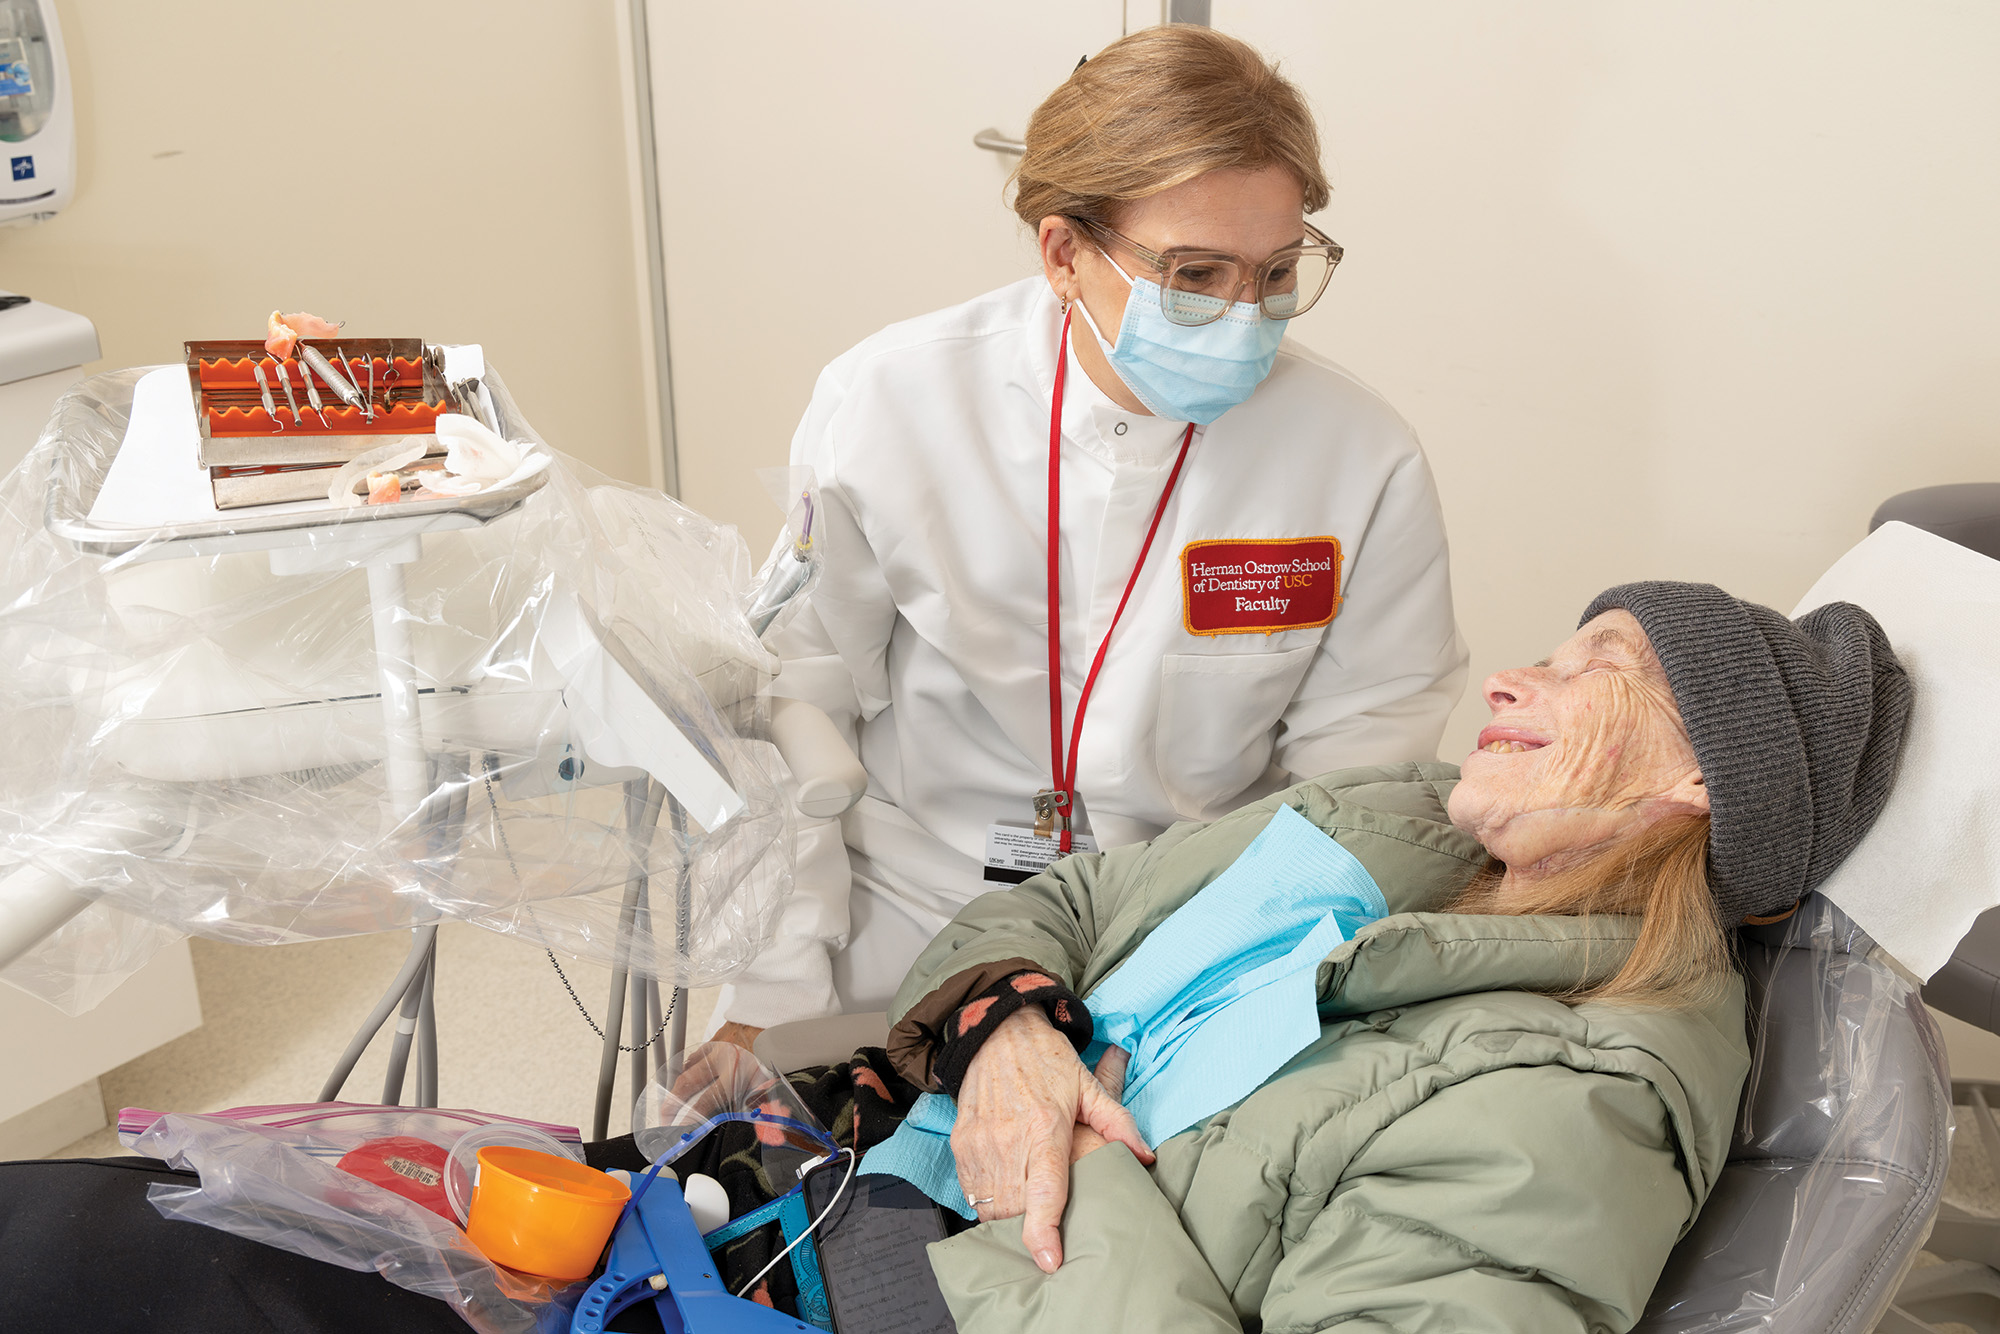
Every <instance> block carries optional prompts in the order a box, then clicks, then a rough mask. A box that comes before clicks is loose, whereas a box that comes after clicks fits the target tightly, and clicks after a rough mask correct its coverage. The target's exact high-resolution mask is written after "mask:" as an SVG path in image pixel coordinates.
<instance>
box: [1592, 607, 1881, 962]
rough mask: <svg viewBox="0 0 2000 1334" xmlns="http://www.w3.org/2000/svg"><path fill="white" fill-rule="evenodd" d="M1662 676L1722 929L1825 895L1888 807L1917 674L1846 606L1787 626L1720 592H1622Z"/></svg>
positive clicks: (1860, 613) (1872, 625)
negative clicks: (1689, 753) (1703, 794)
mask: <svg viewBox="0 0 2000 1334" xmlns="http://www.w3.org/2000/svg"><path fill="white" fill-rule="evenodd" d="M1618 607H1622V608H1624V609H1625V610H1626V611H1629V612H1631V613H1632V615H1633V616H1634V617H1636V618H1637V619H1638V622H1639V624H1640V626H1641V627H1642V628H1644V630H1645V631H1646V638H1648V639H1649V640H1651V641H1652V644H1653V651H1654V652H1655V653H1657V654H1658V655H1659V657H1660V664H1661V665H1662V666H1663V667H1665V668H1666V670H1667V685H1668V686H1669V687H1670V688H1671V689H1672V690H1673V692H1674V702H1675V703H1676V704H1678V705H1679V706H1680V711H1681V721H1682V722H1684V723H1685V724H1686V725H1687V733H1688V740H1690V741H1691V742H1693V743H1694V757H1695V762H1696V763H1697V764H1699V765H1700V766H1701V773H1702V778H1703V780H1704V782H1706V784H1707V786H1708V800H1709V839H1708V880H1709V886H1710V888H1711V889H1712V890H1713V891H1714V894H1715V902H1716V908H1717V910H1718V911H1719V912H1720V914H1721V916H1722V920H1723V922H1724V924H1726V925H1729V926H1734V925H1735V924H1736V923H1738V922H1740V921H1742V920H1743V919H1744V918H1745V917H1752V916H1766V915H1769V914H1772V913H1780V912H1783V911H1785V910H1786V909H1787V908H1789V907H1791V906H1792V904H1794V903H1796V902H1797V901H1798V900H1799V899H1801V898H1803V897H1804V896H1805V894H1806V892H1807V891H1809V890H1811V889H1813V888H1815V887H1817V886H1818V885H1819V884H1820V883H1821V882H1822V881H1824V880H1825V879H1826V878H1827V877H1828V876H1829V875H1831V874H1833V869H1834V868H1835V867H1836V866H1839V865H1840V863H1841V861H1842V860H1843V859H1844V858H1845V857H1846V856H1847V854H1848V853H1849V852H1851V851H1852V850H1853V849H1854V845H1855V844H1857V843H1859V842H1860V841H1861V836H1862V835H1863V834H1865V833H1867V832H1868V826H1870V825H1871V824H1873V823H1875V817H1876V816H1877V815H1879V814H1881V813H1882V805H1883V803H1884V802H1886V801H1887V800H1888V799H1889V786H1890V783H1891V782H1892V781H1893V780H1894V779H1895V777H1896V758H1897V753H1898V751H1899V749H1900V747H1901V744H1902V740H1903V728H1904V725H1905V724H1906V723H1907V722H1908V721H1909V717H1910V696H1911V690H1910V680H1909V677H1908V676H1906V675H1904V672H1903V666H1902V664H1901V663H1899V662H1897V661H1896V655H1895V652H1894V651H1893V650H1892V649H1890V647H1889V639H1888V636H1886V635H1884V634H1883V633H1882V627H1881V626H1880V625H1878V624H1876V622H1875V618H1874V617H1873V616H1870V615H1869V614H1868V613H1867V612H1866V611H1864V610H1862V609H1861V608H1860V607H1857V606H1855V605H1854V604H1853V603H1851V602H1830V603H1828V604H1827V605H1825V606H1823V607H1818V608H1815V609H1814V610H1812V611H1810V612H1808V613H1806V614H1805V615H1804V616H1801V617H1800V618H1799V619H1798V620H1797V621H1791V620H1787V619H1786V618H1785V617H1784V616H1782V615H1780V614H1779V613H1777V612H1775V611H1772V610H1771V609H1770V608H1769V607H1760V606H1758V605H1757V604H1756V603H1754V602H1744V601H1741V600H1740V599H1737V598H1733V597H1731V596H1729V594H1727V593H1725V592H1723V591H1722V590H1721V589H1719V588H1717V587H1715V586H1714V585H1713V584H1678V583H1643V584H1621V585H1620V586H1619V587H1617V588H1611V589H1606V590H1605V591H1604V592H1602V593H1600V594H1598V595H1597V597H1596V599H1595V600H1594V601H1592V602H1591V604H1590V606H1589V608H1588V609H1587V610H1585V612H1584V613H1583V620H1581V621H1579V622H1577V624H1579V625H1582V624H1583V623H1584V622H1587V621H1589V620H1590V619H1591V618H1592V617H1595V616H1598V615H1600V614H1602V613H1603V612H1606V611H1610V610H1612V609H1613V608H1618Z"/></svg>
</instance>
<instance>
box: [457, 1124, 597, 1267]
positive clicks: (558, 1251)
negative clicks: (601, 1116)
mask: <svg viewBox="0 0 2000 1334" xmlns="http://www.w3.org/2000/svg"><path fill="white" fill-rule="evenodd" d="M631 1194H632V1192H631V1190H630V1189H629V1188H627V1186H626V1185H625V1183H624V1182H622V1181H620V1180H618V1178H616V1177H613V1176H607V1175H605V1174H604V1173H603V1172H600V1171H598V1170H597V1169H596V1168H594V1167H585V1166H584V1165H583V1164H582V1163H576V1162H571V1161H570V1160H569V1159H567V1158H560V1157H557V1156H556V1155H555V1154H553V1153H540V1152H537V1151H536V1150H534V1149H520V1148H515V1147H513V1146H512V1145H504V1144H503V1145H494V1146H493V1147H491V1148H485V1149H481V1150H480V1151H479V1171H478V1174H477V1176H476V1177H475V1179H474V1181H473V1185H472V1205H471V1207H470V1209H469V1210H468V1211H467V1215H466V1222H465V1235H466V1236H467V1238H469V1239H470V1240H471V1242H472V1244H473V1245H474V1246H477V1247H478V1248H479V1250H480V1253H481V1254H483V1255H484V1256H485V1257H486V1258H487V1259H489V1260H491V1261H493V1262H494V1263H495V1264H503V1265H506V1266H507V1267H508V1268H509V1269H518V1270H521V1271H522V1272H523V1273H527V1274H539V1275H541V1276H542V1277H543V1278H553V1279H558V1280H560V1281H562V1282H565V1283H568V1282H572V1281H574V1280H576V1279H579V1278H587V1277H588V1276H589V1274H590V1271H591V1270H593V1269H595V1268H597V1257H598V1256H600V1255H602V1254H603V1253H604V1244H605V1243H606V1242H607V1241H609V1240H611V1229H612V1228H614V1227H616V1226H617V1225H618V1215H619V1213H620V1212H621V1211H623V1209H624V1208H625V1201H626V1200H627V1199H629V1198H631Z"/></svg>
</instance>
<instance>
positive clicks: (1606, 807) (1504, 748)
mask: <svg viewBox="0 0 2000 1334" xmlns="http://www.w3.org/2000/svg"><path fill="white" fill-rule="evenodd" d="M1485 689H1486V702H1487V705H1488V707H1490V708H1491V709H1492V710H1493V721H1492V723H1491V724H1489V725H1488V726H1487V728H1486V730H1485V731H1483V732H1481V733H1480V734H1479V745H1478V748H1477V749H1476V750H1474V751H1473V752H1472V754H1471V755H1469V756H1467V757H1466V760H1465V763H1464V766H1463V768H1462V771H1461V773H1462V776H1461V779H1460V782H1459V785H1458V787H1457V788H1456V789H1454V790H1453V792H1452V794H1451V819H1452V823H1453V824H1455V825H1457V826H1458V827H1459V828H1460V829H1463V830H1465V831H1466V832H1467V833H1470V834H1472V835H1474V836H1475V837H1477V838H1478V839H1479V841H1480V842H1481V843H1483V844H1485V846H1486V850H1487V851H1488V852H1491V853H1492V854H1493V855H1494V856H1496V857H1498V858H1499V859H1500V860H1501V861H1503V862H1505V863H1507V867H1508V870H1509V872H1510V873H1511V872H1531V871H1534V870H1541V871H1554V870H1559V869H1561V868H1562V867H1563V866H1566V865H1570V864H1573V863H1575V862H1577V861H1580V860H1583V859H1585V858H1587V857H1590V856H1593V855H1595V854H1596V853H1597V852H1599V851H1601V850H1602V849H1603V848H1604V847H1606V846H1608V845H1609V844H1611V843H1613V842H1615V841H1617V840H1618V839H1620V838H1624V837H1628V836H1630V835H1632V834H1636V833H1638V832H1640V831H1641V830H1643V829H1646V828H1648V827H1650V826H1651V825H1653V824H1655V823H1657V822H1658V821H1660V820H1662V819H1665V818H1667V817H1668V816H1673V815H1689V814H1696V813H1699V812H1703V811H1706V810H1707V809H1708V790H1707V788H1706V787H1704V786H1703V784H1702V779H1701V771H1700V769H1699V768H1698V767H1697V766H1696V764H1695V758H1694V748H1693V747H1692V746H1691V745H1689V744H1688V737H1687V729H1685V728H1684V727H1682V726H1681V719H1680V712H1679V710H1677V709H1676V708H1675V706H1674V697H1673V693H1672V692H1671V691H1670V690H1669V689H1668V688H1667V675H1666V672H1665V671H1664V670H1663V669H1662V668H1661V666H1660V660H1659V658H1658V657H1656V656H1655V655H1654V653H1653V649H1652V646H1651V645H1650V644H1648V643H1647V642H1646V635H1645V632H1644V631H1643V630H1641V629H1640V628H1639V622H1638V620H1637V619H1636V618H1634V617H1633V615H1632V614H1631V613H1630V612H1627V611H1607V612H1605V613H1604V614H1603V615H1602V616H1599V617H1597V618H1595V619H1594V620H1592V621H1591V622H1590V623H1589V624H1588V625H1585V626H1584V627H1583V628H1582V629H1580V630H1578V631H1577V632H1576V634H1575V635H1573V636H1571V638H1570V640H1569V642H1567V643H1565V644H1564V645H1563V646H1562V647H1561V648H1559V649H1557V650H1556V651H1555V653H1554V654H1553V655H1552V656H1551V657H1549V658H1548V659H1546V660H1544V661H1542V662H1539V663H1537V664H1536V665H1534V666H1533V667H1521V668H1516V669H1514V670H1512V671H1505V672H1496V673H1494V675H1493V676H1491V677H1489V678H1488V679H1487V681H1486V687H1485Z"/></svg>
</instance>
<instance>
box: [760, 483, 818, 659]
mask: <svg viewBox="0 0 2000 1334" xmlns="http://www.w3.org/2000/svg"><path fill="white" fill-rule="evenodd" d="M799 502H800V506H801V508H802V509H803V510H804V519H803V521H802V522H801V524H800V526H799V534H798V536H797V537H795V538H794V539H792V549H791V553H790V555H791V558H790V559H789V560H780V561H778V562H777V563H776V564H774V565H773V566H772V568H771V573H770V575H769V577H768V578H766V579H765V581H764V586H763V587H762V588H760V589H758V590H757V597H756V599H755V600H754V601H753V602H752V603H751V604H750V609H749V611H748V612H747V613H745V614H746V615H748V616H749V618H750V628H751V629H752V630H755V631H756V632H757V634H758V635H760V636H761V635H762V634H763V633H764V632H765V631H766V630H768V629H770V628H771V623H772V622H773V621H775V620H777V619H778V613H780V612H782V611H783V610H784V609H785V607H786V604H788V603H789V602H791V600H792V599H793V598H794V597H796V596H797V595H798V592H799V590H800V589H802V588H804V587H805V585H806V580H808V579H810V578H811V577H812V572H813V564H814V560H815V553H814V549H813V497H812V493H811V492H807V493H805V494H804V495H802V496H800V497H799Z"/></svg>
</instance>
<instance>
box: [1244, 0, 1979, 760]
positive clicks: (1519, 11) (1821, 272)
mask: <svg viewBox="0 0 2000 1334" xmlns="http://www.w3.org/2000/svg"><path fill="white" fill-rule="evenodd" d="M1214 19H1215V23H1216V25H1217V26H1218V27H1221V28H1224V29H1225V30H1228V31H1232V32H1235V33H1236V34H1238V35H1239V36H1243V37H1245V38H1247V39H1249V40H1251V41H1254V42H1256V43H1257V44H1258V45H1259V46H1261V47H1262V48H1263V49H1265V50H1266V51H1267V52H1269V53H1271V54H1272V55H1275V56H1277V57H1279V58H1280V59H1281V60H1282V61H1283V62H1284V64H1285V67H1286V68H1287V70H1288V71H1289V72H1290V73H1291V74H1292V76H1293V77H1294V78H1296V79H1297V80H1298V81H1299V82H1300V83H1301V85H1302V86H1303V87H1304V88H1305V90H1306V91H1307V93H1308V94H1309V95H1310V96H1311V98H1312V100H1313V102H1314V105H1315V107H1316V109H1317V111H1318V114H1319V117H1320V124H1321V128H1322V131H1323V133H1324V135H1325V138H1326V144H1327V151H1326V156H1327V161H1328V164H1329V166H1330V167H1331V168H1332V171H1333V176H1334V180H1335V185H1336V191H1335V195H1334V200H1333V205H1332V207H1331V208H1329V209H1328V210H1327V212H1326V214H1325V215H1324V219H1325V221H1324V225H1325V226H1326V227H1327V229H1328V230H1329V231H1330V232H1331V233H1332V234H1333V235H1334V236H1335V237H1336V238H1337V239H1338V240H1340V241H1341V242H1343V243H1344V244H1345V245H1346V246H1347V247H1348V259H1347V261H1346V263H1344V264H1343V266H1342V268H1341V270H1340V272H1339V273H1338V274H1337V275H1336V276H1335V279H1334V286H1333V287H1332V288H1331V289H1330V290H1329V292H1328V294H1327V297H1326V300H1325V301H1324V302H1323V303H1322V306H1321V308H1320V309H1319V310H1316V311H1314V312H1313V313H1312V314H1311V315H1310V316H1308V317H1306V322H1305V323H1306V327H1303V328H1302V329H1301V330H1300V333H1301V334H1302V335H1303V336H1304V338H1305V341H1307V342H1309V343H1311V344H1312V345H1313V346H1315V347H1317V348H1319V349H1321V350H1322V351H1324V352H1326V353H1327V354H1328V355H1331V356H1333V357H1334V358H1336V359H1337V360H1339V361H1341V362H1343V363H1345V364H1346V365H1348V366H1349V367H1351V368H1352V369H1353V370H1355V371H1356V372H1358V373H1359V374H1360V375H1361V376H1363V377H1364V378H1365V379H1367V380H1369V381H1370V382H1371V383H1373V384H1374V385H1375V386H1376V387H1377V388H1379V389H1381V390H1382V391H1383V392H1384V393H1385V394H1386V395H1387V396H1388V397H1389V399H1390V401H1391V402H1393V403H1395V404H1396V406H1397V407H1398V408H1400V409H1401V410H1402V412H1403V413H1404V415H1405V416H1407V417H1408V418H1409V419H1410V420H1411V422H1413V423H1414V424H1415V426H1416V428H1417V430H1418V432H1419V433H1420V434H1421V436H1422V437H1423V440H1424V443H1425V447H1426V449H1427V450H1428V451H1429V454H1430V458H1431V464H1432V467H1433V468H1434V470H1435V471H1436V473H1437V477H1438V483H1439V486H1440V488H1441V490H1442V492H1443V497H1444V504H1445V513H1446V519H1447V521H1448V523H1449V528H1450V533H1451V538H1452V550H1453V558H1454V559H1453V572H1454V576H1455V579H1456V588H1457V595H1458V606H1459V620H1460V624H1461V625H1462V626H1463V628H1464V630H1465V633H1466V635H1467V637H1468V638H1469V639H1470V640H1471V643H1472V651H1473V659H1472V661H1473V672H1474V677H1473V681H1474V689H1472V690H1469V691H1468V692H1467V696H1466V699H1465V700H1464V701H1463V702H1462V703H1461V705H1460V708H1459V710H1458V713H1457V714H1456V715H1455V716H1454V719H1453V724H1452V726H1451V728H1450V730H1449V731H1448V732H1447V734H1446V737H1445V745H1444V753H1445V754H1446V755H1447V756H1449V757H1453V758H1456V757H1457V756H1459V755H1462V754H1463V753H1464V752H1465V750H1467V749H1469V747H1470V745H1471V743H1472V740H1473V738H1474V736H1475V734H1476V733H1477V730H1478V727H1479V726H1480V724H1481V720H1483V718H1484V717H1485V716H1486V710H1485V708H1484V707H1483V705H1482V704H1481V703H1480V701H1479V698H1478V694H1477V688H1476V687H1477V683H1478V681H1479V680H1480V679H1481V677H1482V676H1483V675H1484V674H1485V673H1487V672H1490V671H1492V670H1493V669H1495V668H1498V667H1502V666H1506V665H1509V664H1514V663H1522V662H1528V661H1532V660H1534V659H1535V658H1537V657H1540V656H1541V655H1542V654H1544V653H1545V652H1547V651H1548V649H1549V648H1551V647H1552V646H1553V645H1554V644H1555V642H1557V641H1558V640H1559V639H1560V638H1561V637H1562V635H1563V634H1564V633H1565V632H1566V631H1567V629H1568V627H1569V626H1570V625H1572V624H1573V623H1574V620H1575V617H1576V614H1577V613H1578V612H1579V611H1581V610H1582V609H1583V607H1584V605H1585V603H1586V602H1587V601H1588V600H1589V598H1590V597H1591V595H1592V594H1594V593H1595V592H1597V591H1598V590H1599V589H1601V588H1604V587H1605V586H1607V585H1609V584H1612V583H1617V582H1621V581H1624V580H1628V579H1651V578H1677V579H1692V580H1708V581H1712V582H1715V583H1719V584H1721V585H1723V586H1724V587H1726V588H1728V589H1729V590H1731V591H1732V592H1735V593H1737V594H1739V595H1740V596H1744V597H1748V598H1753V599H1756V600H1759V601H1763V602H1767V603H1770V604H1772V605H1775V606H1778V607H1780V608H1785V609H1789V608H1790V607H1791V605H1792V604H1793V603H1794V601H1796V599H1797V598H1798V597H1799V596H1800V595H1802V594H1803V593H1804V592H1805V591H1806V589H1807V587H1808V586H1809V585H1810V584H1811V583H1812V581H1813V578H1814V577H1815V576H1816V575H1817V574H1818V573H1819V572H1820V571H1821V570H1823V569H1824V568H1825V567H1826V566H1827V565H1828V564H1830V563H1831V562H1832V561H1833V559H1834V558H1835V557H1836V556H1837V555H1838V554H1839V553H1840V552H1841V551H1843V550H1844V549H1845V548H1846V547H1848V546H1849V545H1851V544H1852V543H1853V542H1855V541H1856V540H1858V539H1859V538H1860V537H1861V535H1862V534H1863V532H1864V531H1865V528H1866V525H1867V521H1868V517H1869V514H1870V513H1871V512H1872V511H1873V510H1874V508H1875V506H1876V505H1877V504H1878V503H1879V502H1880V501H1882V500H1883V499H1885V498H1886V497H1888V496H1889V495H1891V494H1893V493H1895V492H1898V491H1902V490H1907V489H1909V488H1912V487H1918V486H1927V485H1932V484H1936V483H1943V482H1954V481H1968V480H1975V479H1982V480H2000V396H1996V387H2000V248H1996V247H1995V245H1994V237H1995V236H2000V133H1996V130H2000V81H1996V79H1995V78H1994V76H1993V71H1994V70H1995V69H1996V68H2000V8H1995V7H1993V6H1990V5H1980V4H1967V3H1962V2H1960V0H1908V2H1907V3H1901V4H1893V5H1890V4H1881V3H1879V2H1877V0H1763V2H1762V3H1758V4H1754V5H1752V4H1743V3H1741V0H1677V2H1676V3H1674V4H1638V3H1626V2H1620V3H1603V2H1602V0H1534V2H1533V3H1523V2H1521V0H1516V3H1511V4H1506V5H1493V4H1487V3H1484V2H1483V0H1451V2H1449V3H1444V2H1440V0H1424V3H1416V4H1396V5H1388V4H1358V3H1337V4H1305V3H1290V2H1288V3H1277V2H1276V0H1215V5H1214Z"/></svg>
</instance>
